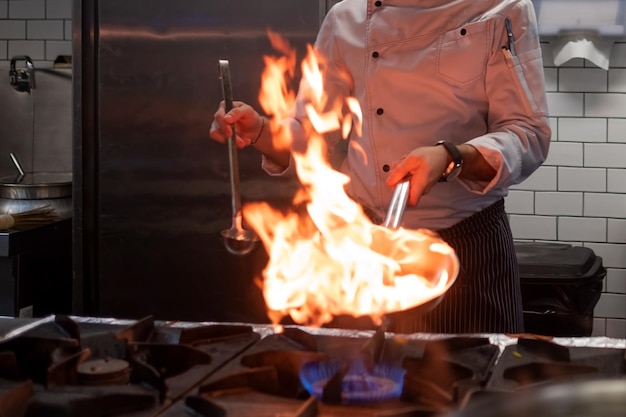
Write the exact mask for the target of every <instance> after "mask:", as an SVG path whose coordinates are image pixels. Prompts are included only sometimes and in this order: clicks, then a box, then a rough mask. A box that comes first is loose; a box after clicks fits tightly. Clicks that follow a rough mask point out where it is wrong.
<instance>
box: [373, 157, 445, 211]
mask: <svg viewBox="0 0 626 417" xmlns="http://www.w3.org/2000/svg"><path fill="white" fill-rule="evenodd" d="M449 163H450V161H449V155H448V152H447V151H446V148H445V147H443V146H423V147H420V148H417V149H415V150H413V151H412V152H411V153H409V154H408V155H406V156H405V157H404V158H402V159H400V160H398V161H396V162H394V163H393V165H392V168H391V171H389V176H388V177H387V181H386V183H387V185H388V186H390V187H392V188H393V187H395V186H396V184H398V183H399V182H400V181H402V180H403V179H404V178H405V177H406V176H410V186H409V200H408V204H409V205H412V206H415V205H417V203H418V201H419V199H420V197H421V196H423V195H425V194H428V192H429V191H430V189H431V188H433V186H434V185H435V184H437V182H439V178H441V174H442V173H443V172H444V171H445V169H446V167H447V166H448V164H449Z"/></svg>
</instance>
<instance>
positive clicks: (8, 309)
mask: <svg viewBox="0 0 626 417" xmlns="http://www.w3.org/2000/svg"><path fill="white" fill-rule="evenodd" d="M72 286H73V272H72V220H71V219H63V220H58V221H50V222H48V223H45V224H39V225H29V226H22V227H19V226H18V227H15V228H12V229H10V230H5V231H0V316H9V317H41V316H46V315H48V314H55V313H58V314H69V313H71V311H72Z"/></svg>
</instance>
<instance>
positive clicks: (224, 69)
mask: <svg viewBox="0 0 626 417" xmlns="http://www.w3.org/2000/svg"><path fill="white" fill-rule="evenodd" d="M218 69H219V77H220V80H222V96H223V97H224V110H225V111H226V113H228V112H229V111H231V110H232V109H233V86H232V82H231V80H230V67H229V63H228V60H225V59H220V60H219V65H218ZM232 132H233V134H232V135H231V136H230V137H229V138H228V161H229V165H230V192H231V196H232V206H233V207H232V209H233V226H236V227H237V228H238V229H239V228H241V224H237V223H240V222H241V220H240V219H241V196H240V193H239V158H238V157H237V145H236V137H237V136H236V133H235V128H234V126H233V129H232Z"/></svg>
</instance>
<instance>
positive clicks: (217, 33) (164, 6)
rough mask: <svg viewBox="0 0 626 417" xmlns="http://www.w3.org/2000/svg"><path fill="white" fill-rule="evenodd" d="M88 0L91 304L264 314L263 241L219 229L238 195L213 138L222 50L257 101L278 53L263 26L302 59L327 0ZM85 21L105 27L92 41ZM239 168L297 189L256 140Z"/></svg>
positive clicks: (104, 311)
mask: <svg viewBox="0 0 626 417" xmlns="http://www.w3.org/2000/svg"><path fill="white" fill-rule="evenodd" d="M82 3H83V5H85V3H87V2H84V1H83V2H82ZM89 3H90V4H91V5H92V6H94V5H95V6H94V7H95V8H94V10H91V11H86V10H85V9H84V8H85V6H83V11H82V16H83V18H82V24H83V27H82V35H81V36H82V37H81V39H82V42H83V46H82V47H81V52H82V54H83V57H82V59H81V61H82V62H83V65H91V64H92V62H93V63H94V67H93V68H85V67H83V68H82V70H83V71H82V75H83V77H85V74H86V73H87V74H88V76H89V77H93V78H92V81H93V83H90V82H89V80H86V79H83V81H82V82H80V83H78V84H75V86H77V87H78V88H82V89H83V91H82V93H78V94H80V96H81V100H82V103H83V106H89V107H88V108H85V107H83V108H82V109H78V110H80V111H82V113H83V116H82V117H81V119H80V121H79V122H78V123H82V126H80V127H81V128H82V129H81V130H82V132H83V135H84V136H83V137H82V138H75V145H76V146H77V147H78V148H80V147H82V150H80V149H77V150H76V153H78V154H80V155H81V158H82V164H81V165H80V166H79V169H81V170H82V171H83V172H82V175H83V180H82V182H83V184H82V186H79V189H80V190H81V191H82V198H81V199H80V200H79V202H78V204H79V205H80V206H81V207H78V210H77V212H79V213H78V214H79V215H80V217H82V221H81V223H80V224H79V225H78V228H80V229H81V230H80V231H79V232H78V233H79V234H80V235H81V237H79V239H80V240H81V241H82V248H80V250H84V251H85V252H86V253H85V254H84V255H83V256H82V266H80V265H79V267H80V269H81V270H82V273H83V275H84V276H83V278H84V284H85V288H83V289H82V291H83V293H85V294H87V297H86V298H85V299H84V300H86V301H85V302H86V304H87V305H86V306H85V307H86V310H87V312H88V313H95V314H99V315H115V316H124V317H131V316H132V317H139V316H143V315H146V314H154V315H156V316H157V317H158V318H163V319H182V320H227V321H229V320H241V321H264V320H265V311H264V305H263V303H262V298H261V294H260V291H259V290H258V288H257V286H256V284H255V283H254V278H255V276H257V275H258V274H259V273H260V270H261V269H262V267H263V265H264V263H265V262H266V255H265V253H264V252H263V249H262V248H260V249H259V250H257V251H256V252H254V253H253V254H251V255H249V256H247V257H243V258H238V257H234V256H232V255H230V254H228V253H227V252H226V251H225V250H224V249H223V247H222V244H221V242H220V238H219V233H220V231H221V230H222V229H224V228H228V227H230V207H231V206H230V194H229V185H228V157H227V153H226V147H225V146H222V145H219V144H216V143H214V142H212V141H211V140H209V138H208V131H209V124H210V122H211V120H212V115H213V113H214V111H215V109H216V107H217V104H218V103H219V101H220V100H221V87H220V84H219V80H218V78H217V62H218V60H219V59H228V60H229V61H230V68H231V74H232V79H233V90H234V94H235V99H241V100H244V101H247V102H250V103H252V104H257V95H258V91H259V89H260V83H261V80H260V77H261V72H262V70H263V65H264V64H263V55H264V54H270V53H272V52H273V51H272V49H271V46H270V44H269V41H268V39H267V32H266V31H267V29H271V30H273V31H275V32H277V33H279V34H281V35H283V36H284V37H286V38H287V39H288V40H289V41H290V42H291V43H292V45H293V46H294V47H296V48H297V50H298V54H299V58H302V57H303V54H304V51H305V47H306V44H307V43H311V42H313V40H314V38H315V34H316V32H317V29H318V27H319V19H320V10H321V7H322V6H321V5H320V3H319V2H315V1H311V0H300V1H297V0H265V1H258V0H238V1H233V0H212V1H197V0H182V1H181V0H159V1H148V0H146V1H132V2H128V1H125V0H107V1H106V2H89ZM90 7H91V6H90ZM75 12H77V11H76V10H75ZM77 13H78V12H77ZM89 18H95V21H94V22H93V28H90V27H88V26H89V25H90V24H91V22H89V21H88V20H89ZM85 32H90V33H94V34H95V37H94V39H93V40H94V45H95V47H94V50H91V49H90V48H89V46H88V45H85V44H84V43H85V41H86V40H89V41H90V39H87V35H86V33H85ZM75 35H76V33H75ZM88 54H93V56H91V57H89V56H86V55H88ZM92 88H94V90H93V91H90V89H92ZM75 97H76V96H75ZM90 98H91V99H93V102H92V101H91V100H90ZM86 112H90V114H85V113H86ZM91 112H93V115H95V116H96V118H95V119H94V123H93V126H94V129H93V131H92V132H90V131H89V130H90V129H89V127H90V126H91V123H92V120H91V119H90V118H91V117H92V114H91ZM85 136H86V137H85ZM240 168H241V185H242V193H243V199H244V201H246V200H253V199H264V200H271V201H275V202H277V203H279V204H284V203H285V202H287V201H290V199H291V196H292V193H293V186H294V184H293V182H292V181H286V180H280V179H276V178H270V177H268V176H267V175H266V174H265V173H263V172H262V171H261V170H260V158H259V156H258V155H257V154H256V153H255V152H254V151H243V152H241V153H240ZM90 228H93V230H90Z"/></svg>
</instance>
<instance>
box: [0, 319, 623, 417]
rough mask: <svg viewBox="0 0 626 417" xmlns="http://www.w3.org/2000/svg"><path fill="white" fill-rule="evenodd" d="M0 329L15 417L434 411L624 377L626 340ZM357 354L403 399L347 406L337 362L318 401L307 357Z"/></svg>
mask: <svg viewBox="0 0 626 417" xmlns="http://www.w3.org/2000/svg"><path fill="white" fill-rule="evenodd" d="M2 328H5V329H6V330H7V331H6V334H5V335H4V336H3V337H2V339H0V415H3V416H4V415H7V416H11V417H31V416H40V415H46V416H68V417H74V416H112V417H120V416H123V417H144V416H161V417H183V416H185V417H190V416H196V417H198V416H200V417H203V416H211V417H214V416H223V417H238V416H259V417H264V416H268V417H269V416H272V417H277V416H278V417H286V416H292V417H296V416H310V417H314V416H321V417H335V416H351V417H352V416H364V417H369V416H371V417H401V416H402V417H409V416H425V417H433V416H441V415H447V413H449V412H452V411H454V410H460V409H463V408H464V407H466V406H467V405H468V404H470V403H472V402H473V401H474V400H475V399H484V398H485V397H489V396H493V397H494V398H496V400H500V401H501V400H502V396H503V395H510V394H513V395H514V393H515V392H516V391H517V390H520V389H524V388H526V387H529V386H534V385H542V384H549V383H551V382H552V381H559V380H562V379H572V378H574V379H575V378H580V380H585V379H589V378H615V377H617V378H625V380H626V376H625V375H624V374H625V365H624V364H625V362H626V359H625V352H626V340H624V341H622V340H619V341H617V342H618V343H612V342H613V341H610V340H609V341H607V340H604V339H602V340H599V339H593V338H577V339H576V340H566V339H555V340H553V341H545V340H536V339H527V338H525V337H521V338H517V337H510V336H506V335H467V336H465V335H462V336H459V335H428V334H412V335H396V334H390V333H384V332H361V331H351V330H349V329H346V330H337V331H335V329H312V328H303V327H299V326H288V327H286V328H284V329H282V331H281V332H278V331H276V330H275V329H274V328H273V327H271V326H265V325H251V324H245V323H239V324H238V323H232V324H223V323H183V322H167V323H162V322H155V321H154V320H153V319H152V318H150V317H148V318H145V319H144V320H139V321H124V320H115V319H111V320H100V319H94V320H91V319H87V318H80V317H72V318H70V317H67V316H55V317H51V318H47V319H44V320H32V321H29V320H27V321H25V322H24V321H13V322H11V323H8V322H7V323H5V326H4V327H0V329H2ZM556 342H560V343H563V344H559V343H556ZM568 344H569V346H568ZM355 360H356V361H359V362H362V363H363V364H364V367H365V369H373V368H374V367H376V366H378V365H379V364H384V365H385V366H389V367H392V368H396V369H397V368H398V367H399V368H401V369H402V371H403V377H402V389H401V392H400V393H399V395H398V396H396V397H394V398H387V399H384V400H378V399H376V398H373V399H371V400H362V399H361V400H360V401H358V402H348V401H347V399H346V397H345V395H344V394H345V393H344V390H343V388H344V387H345V384H344V382H345V378H346V374H345V372H343V371H338V372H336V373H335V374H333V375H331V377H330V378H329V379H328V380H325V381H324V389H323V393H322V395H321V396H320V397H319V398H318V397H316V396H312V395H310V394H309V391H307V389H306V388H305V384H303V383H302V382H301V379H300V372H301V371H302V370H303V369H305V368H308V367H309V365H311V364H316V363H328V362H331V361H334V362H338V363H349V362H350V363H351V362H354V361H355ZM340 369H343V368H340ZM318 395H319V393H318Z"/></svg>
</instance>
